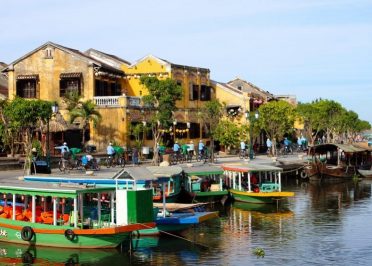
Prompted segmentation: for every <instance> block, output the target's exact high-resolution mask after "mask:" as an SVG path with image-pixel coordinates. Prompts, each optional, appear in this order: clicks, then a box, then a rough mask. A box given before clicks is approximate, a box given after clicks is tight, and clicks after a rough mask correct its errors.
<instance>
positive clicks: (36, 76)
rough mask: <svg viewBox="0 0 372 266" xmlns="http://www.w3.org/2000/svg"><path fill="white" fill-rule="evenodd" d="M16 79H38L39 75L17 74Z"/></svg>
mask: <svg viewBox="0 0 372 266" xmlns="http://www.w3.org/2000/svg"><path fill="white" fill-rule="evenodd" d="M18 79H36V80H38V79H39V75H38V74H28V75H18V76H17V80H18Z"/></svg>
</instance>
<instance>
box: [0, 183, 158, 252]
mask: <svg viewBox="0 0 372 266" xmlns="http://www.w3.org/2000/svg"><path fill="white" fill-rule="evenodd" d="M0 198H1V199H2V202H1V207H0V241H3V242H9V243H16V244H26V245H33V246H48V247H61V248H75V249H80V248H82V249H83V248H85V249H89V248H115V247H117V246H118V245H120V244H121V243H122V242H123V241H126V240H127V239H128V238H129V237H130V235H131V233H132V232H133V231H137V230H140V229H144V228H149V227H150V228H151V227H154V226H155V224H154V223H153V222H152V220H153V214H152V199H151V190H124V189H117V188H115V187H112V188H110V187H95V186H87V185H76V184H51V183H40V182H33V183H30V182H23V181H19V180H14V181H2V182H0Z"/></svg>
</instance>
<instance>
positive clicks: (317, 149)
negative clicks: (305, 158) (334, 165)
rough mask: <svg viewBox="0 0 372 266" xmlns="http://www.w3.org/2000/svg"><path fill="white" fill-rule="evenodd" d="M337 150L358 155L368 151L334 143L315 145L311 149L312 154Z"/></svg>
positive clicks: (350, 145)
mask: <svg viewBox="0 0 372 266" xmlns="http://www.w3.org/2000/svg"><path fill="white" fill-rule="evenodd" d="M337 149H341V150H342V151H343V152H346V153H356V152H365V151H367V149H364V148H361V147H357V146H354V145H352V144H333V143H327V144H319V145H314V146H312V147H310V153H312V154H314V153H320V154H324V153H327V152H329V151H337Z"/></svg>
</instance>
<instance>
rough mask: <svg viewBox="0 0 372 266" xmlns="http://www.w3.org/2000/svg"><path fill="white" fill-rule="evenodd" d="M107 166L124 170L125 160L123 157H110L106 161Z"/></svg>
mask: <svg viewBox="0 0 372 266" xmlns="http://www.w3.org/2000/svg"><path fill="white" fill-rule="evenodd" d="M105 165H106V167H107V168H110V167H113V168H114V167H116V166H120V167H122V168H124V167H125V159H124V157H123V156H122V155H119V156H116V155H109V156H108V157H107V158H106V160H105Z"/></svg>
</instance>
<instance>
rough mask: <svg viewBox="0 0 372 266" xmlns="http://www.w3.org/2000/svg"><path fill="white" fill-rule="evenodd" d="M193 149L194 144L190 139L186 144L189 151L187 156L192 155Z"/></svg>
mask: <svg viewBox="0 0 372 266" xmlns="http://www.w3.org/2000/svg"><path fill="white" fill-rule="evenodd" d="M194 150H195V146H194V142H193V141H192V140H190V143H189V145H188V149H187V151H188V153H189V156H193V155H194Z"/></svg>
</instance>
